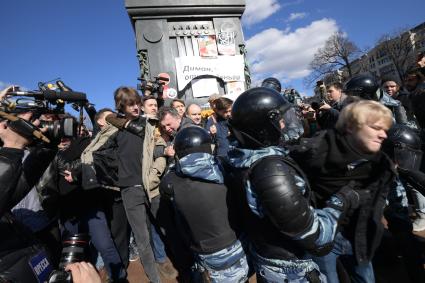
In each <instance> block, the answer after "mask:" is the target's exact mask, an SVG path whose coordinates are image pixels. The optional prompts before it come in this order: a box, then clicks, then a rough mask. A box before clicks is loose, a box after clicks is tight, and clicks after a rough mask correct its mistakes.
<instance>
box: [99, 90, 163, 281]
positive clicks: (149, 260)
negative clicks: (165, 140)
mask: <svg viewBox="0 0 425 283" xmlns="http://www.w3.org/2000/svg"><path fill="white" fill-rule="evenodd" d="M114 100H115V106H116V109H117V110H118V111H119V112H121V113H122V114H123V115H124V118H125V121H124V123H123V122H121V120H120V118H117V117H116V116H115V115H108V116H107V117H106V121H108V122H110V123H111V124H113V125H114V126H117V127H118V128H119V129H120V131H119V132H118V135H117V137H116V143H117V146H118V149H117V157H118V186H119V187H120V192H121V196H122V200H123V203H124V208H125V212H126V214H127V219H128V222H129V223H130V226H131V229H132V231H133V234H134V237H135V239H136V244H137V248H138V251H139V256H140V261H141V263H142V265H143V267H144V270H145V272H146V275H147V276H148V278H149V280H150V281H152V282H155V283H156V282H161V279H160V277H159V273H158V270H157V268H156V266H155V259H154V255H153V251H152V247H151V244H150V233H149V227H148V223H149V222H148V201H149V200H148V198H147V197H146V194H145V189H146V188H145V187H144V184H143V175H142V172H143V171H142V166H143V161H142V160H143V158H148V157H146V156H144V155H143V154H144V152H143V149H144V137H145V127H146V123H147V119H146V118H145V117H142V116H141V115H140V104H141V98H140V96H139V94H138V93H137V90H135V89H133V88H130V87H120V88H118V89H117V90H116V91H115V92H114ZM127 121H133V123H134V127H135V128H136V129H135V132H137V133H138V134H137V135H136V134H134V133H131V132H129V131H127V130H125V129H124V126H125V124H126V123H127Z"/></svg>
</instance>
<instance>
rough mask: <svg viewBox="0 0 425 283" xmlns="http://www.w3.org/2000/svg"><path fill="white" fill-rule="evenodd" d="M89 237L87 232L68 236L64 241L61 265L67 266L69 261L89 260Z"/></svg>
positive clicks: (61, 266) (62, 266)
mask: <svg viewBox="0 0 425 283" xmlns="http://www.w3.org/2000/svg"><path fill="white" fill-rule="evenodd" d="M89 239H90V238H89V236H88V235H87V234H75V235H72V236H69V237H68V238H66V239H65V240H64V241H63V242H62V245H63V248H62V255H61V259H60V263H59V267H60V268H65V266H66V265H67V264H69V263H73V262H80V261H87V260H88V255H89Z"/></svg>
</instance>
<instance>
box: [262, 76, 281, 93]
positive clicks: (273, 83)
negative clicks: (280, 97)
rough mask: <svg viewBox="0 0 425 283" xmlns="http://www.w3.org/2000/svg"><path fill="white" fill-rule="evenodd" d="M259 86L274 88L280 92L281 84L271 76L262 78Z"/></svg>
mask: <svg viewBox="0 0 425 283" xmlns="http://www.w3.org/2000/svg"><path fill="white" fill-rule="evenodd" d="M261 86H262V87H268V88H271V89H274V90H275V91H277V92H278V93H280V91H281V90H282V85H281V84H280V81H279V80H278V79H276V78H273V77H270V78H267V79H264V80H263V82H262V83H261Z"/></svg>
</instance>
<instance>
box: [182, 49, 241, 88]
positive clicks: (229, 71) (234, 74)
mask: <svg viewBox="0 0 425 283" xmlns="http://www.w3.org/2000/svg"><path fill="white" fill-rule="evenodd" d="M175 62H176V73H177V85H178V90H179V91H181V90H183V89H184V88H185V87H186V86H187V84H188V83H190V82H191V81H192V80H193V79H197V78H198V77H199V76H205V75H210V76H214V77H219V78H221V79H222V80H223V81H225V82H232V81H240V82H244V81H245V70H244V68H245V62H244V58H243V56H242V55H235V56H218V57H217V58H203V57H199V56H198V57H197V56H184V57H177V58H175Z"/></svg>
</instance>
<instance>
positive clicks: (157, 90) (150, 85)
mask: <svg viewBox="0 0 425 283" xmlns="http://www.w3.org/2000/svg"><path fill="white" fill-rule="evenodd" d="M168 81H170V79H169V78H165V77H154V80H149V81H147V80H145V79H140V84H138V85H137V89H138V90H141V91H143V94H144V95H145V96H148V95H153V96H155V97H156V98H157V99H158V98H159V99H163V98H162V97H163V94H164V85H165V84H166V82H168Z"/></svg>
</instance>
